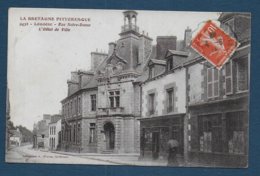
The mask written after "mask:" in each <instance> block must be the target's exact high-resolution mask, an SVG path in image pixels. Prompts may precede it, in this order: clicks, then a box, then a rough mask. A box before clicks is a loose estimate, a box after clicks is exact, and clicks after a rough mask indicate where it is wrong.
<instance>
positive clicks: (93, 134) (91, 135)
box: [89, 123, 96, 143]
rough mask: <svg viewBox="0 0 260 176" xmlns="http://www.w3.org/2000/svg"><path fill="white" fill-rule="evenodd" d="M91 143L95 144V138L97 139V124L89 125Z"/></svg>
mask: <svg viewBox="0 0 260 176" xmlns="http://www.w3.org/2000/svg"><path fill="white" fill-rule="evenodd" d="M89 126H90V127H89V131H90V132H89V143H93V142H94V138H95V129H96V124H95V123H90V124H89Z"/></svg>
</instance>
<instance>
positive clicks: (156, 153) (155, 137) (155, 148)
mask: <svg viewBox="0 0 260 176" xmlns="http://www.w3.org/2000/svg"><path fill="white" fill-rule="evenodd" d="M159 137H160V136H159V132H153V133H152V152H153V159H157V158H158V157H159V140H160V139H159Z"/></svg>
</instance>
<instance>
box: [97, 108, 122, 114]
mask: <svg viewBox="0 0 260 176" xmlns="http://www.w3.org/2000/svg"><path fill="white" fill-rule="evenodd" d="M124 112H125V111H124V108H123V107H109V108H98V114H99V115H112V114H122V113H124Z"/></svg>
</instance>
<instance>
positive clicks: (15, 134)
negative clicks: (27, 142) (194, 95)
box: [10, 128, 23, 146]
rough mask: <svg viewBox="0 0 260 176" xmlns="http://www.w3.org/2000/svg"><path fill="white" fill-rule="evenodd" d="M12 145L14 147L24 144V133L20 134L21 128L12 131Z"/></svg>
mask: <svg viewBox="0 0 260 176" xmlns="http://www.w3.org/2000/svg"><path fill="white" fill-rule="evenodd" d="M10 133H11V135H10V145H12V146H21V143H22V137H23V136H22V133H21V132H20V130H19V128H16V129H14V130H10Z"/></svg>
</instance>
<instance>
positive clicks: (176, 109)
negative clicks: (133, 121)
mask: <svg viewBox="0 0 260 176" xmlns="http://www.w3.org/2000/svg"><path fill="white" fill-rule="evenodd" d="M190 41H191V29H189V28H187V29H186V30H185V34H184V40H183V41H177V38H176V37H174V36H161V37H158V38H157V44H156V47H154V48H155V52H154V54H153V55H152V56H151V58H150V59H149V61H148V64H147V69H146V72H148V74H146V75H147V76H146V78H145V79H144V81H143V82H142V83H140V86H141V89H142V93H141V94H142V101H141V102H142V105H141V106H142V118H140V131H141V154H140V157H141V158H142V159H145V158H150V159H160V160H167V157H168V144H167V142H168V141H169V140H170V139H174V140H177V141H178V143H179V150H178V157H179V158H180V159H182V160H183V159H184V153H185V152H186V150H185V145H186V143H185V140H184V135H185V131H184V125H185V121H186V104H187V102H186V81H185V80H186V76H187V73H186V69H185V68H184V67H183V64H184V63H185V62H186V61H187V60H188V54H189V52H188V45H189V43H190ZM162 48H163V50H162ZM144 75H145V74H144ZM144 77H145V76H144Z"/></svg>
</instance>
